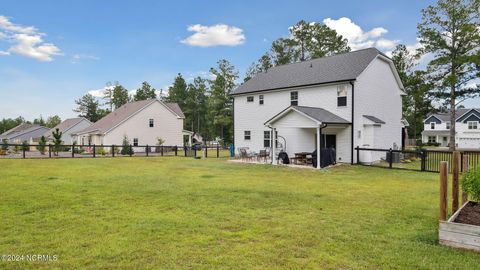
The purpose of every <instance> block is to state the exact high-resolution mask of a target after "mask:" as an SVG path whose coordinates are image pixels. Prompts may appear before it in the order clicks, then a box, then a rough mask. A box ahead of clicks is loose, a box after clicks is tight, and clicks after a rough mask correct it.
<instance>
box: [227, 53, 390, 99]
mask: <svg viewBox="0 0 480 270" xmlns="http://www.w3.org/2000/svg"><path fill="white" fill-rule="evenodd" d="M380 54H381V52H379V51H378V50H377V49H375V48H368V49H364V50H358V51H353V52H349V53H342V54H337V55H333V56H328V57H322V58H317V59H313V60H309V61H304V62H299V63H293V64H287V65H282V66H276V67H272V68H270V69H269V70H268V71H267V72H262V73H259V74H257V75H256V76H255V77H253V78H252V79H250V80H248V81H247V82H245V83H244V84H242V85H241V86H239V87H238V88H237V89H235V91H234V92H233V95H239V94H246V93H252V92H261V91H267V90H274V89H282V88H290V87H298V86H309V85H317V84H325V83H335V82H342V81H351V80H355V79H356V78H357V77H358V76H359V75H360V74H361V73H362V72H363V71H364V70H365V69H366V68H367V67H368V65H369V64H370V63H371V62H372V61H373V59H375V58H376V57H377V56H378V55H380Z"/></svg>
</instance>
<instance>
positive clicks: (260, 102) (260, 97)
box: [258, 95, 263, 105]
mask: <svg viewBox="0 0 480 270" xmlns="http://www.w3.org/2000/svg"><path fill="white" fill-rule="evenodd" d="M258 104H260V105H263V95H260V96H258Z"/></svg>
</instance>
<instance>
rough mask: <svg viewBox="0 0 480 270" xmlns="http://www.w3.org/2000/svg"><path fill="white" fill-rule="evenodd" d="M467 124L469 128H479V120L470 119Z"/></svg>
mask: <svg viewBox="0 0 480 270" xmlns="http://www.w3.org/2000/svg"><path fill="white" fill-rule="evenodd" d="M467 125H468V129H477V128H478V122H477V121H468V122H467Z"/></svg>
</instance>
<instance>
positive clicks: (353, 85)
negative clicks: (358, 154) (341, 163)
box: [350, 81, 355, 165]
mask: <svg viewBox="0 0 480 270" xmlns="http://www.w3.org/2000/svg"><path fill="white" fill-rule="evenodd" d="M350 85H351V86H352V125H351V129H352V134H351V142H352V144H351V149H350V157H351V159H350V164H352V165H353V149H354V145H353V137H354V123H355V118H354V112H355V84H354V83H353V81H350Z"/></svg>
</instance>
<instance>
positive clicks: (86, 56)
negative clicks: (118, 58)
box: [71, 54, 100, 64]
mask: <svg viewBox="0 0 480 270" xmlns="http://www.w3.org/2000/svg"><path fill="white" fill-rule="evenodd" d="M82 60H94V61H97V60H100V58H99V57H97V56H95V55H91V54H74V55H73V56H72V60H71V63H72V64H77V63H79V62H81V61H82Z"/></svg>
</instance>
